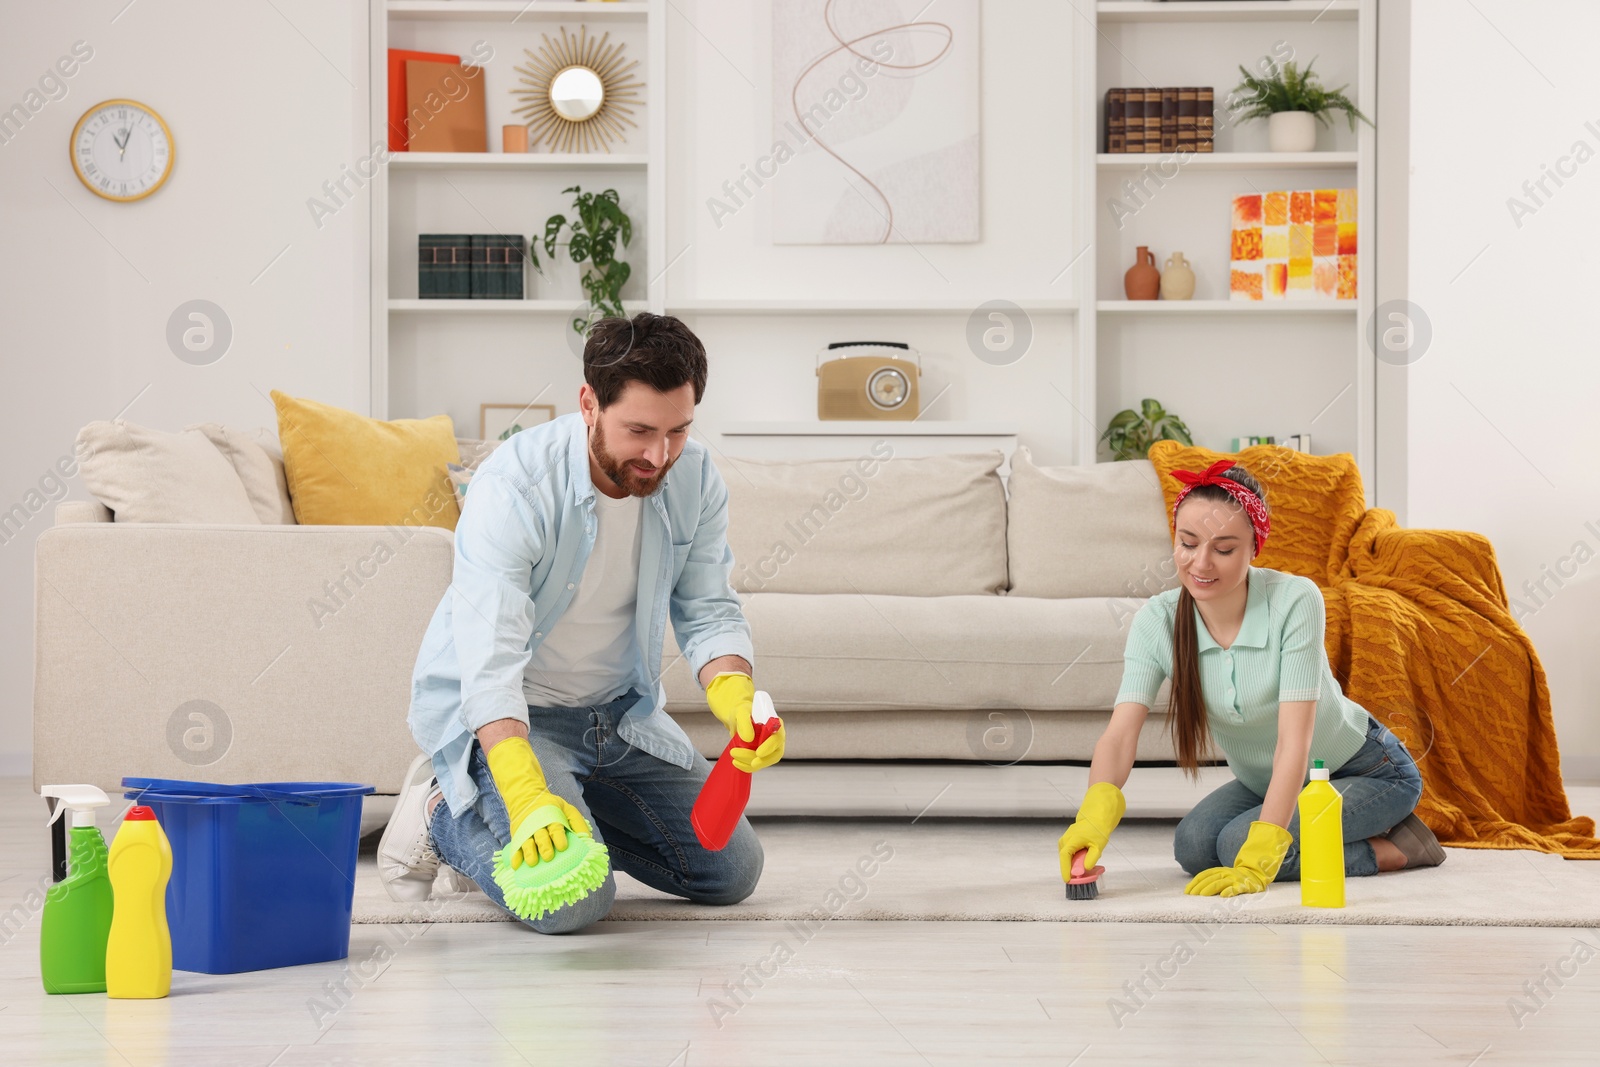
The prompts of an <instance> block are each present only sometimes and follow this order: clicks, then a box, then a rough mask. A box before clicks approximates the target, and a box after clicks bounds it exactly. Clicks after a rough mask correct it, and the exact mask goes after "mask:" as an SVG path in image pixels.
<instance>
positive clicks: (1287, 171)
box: [1078, 0, 1378, 498]
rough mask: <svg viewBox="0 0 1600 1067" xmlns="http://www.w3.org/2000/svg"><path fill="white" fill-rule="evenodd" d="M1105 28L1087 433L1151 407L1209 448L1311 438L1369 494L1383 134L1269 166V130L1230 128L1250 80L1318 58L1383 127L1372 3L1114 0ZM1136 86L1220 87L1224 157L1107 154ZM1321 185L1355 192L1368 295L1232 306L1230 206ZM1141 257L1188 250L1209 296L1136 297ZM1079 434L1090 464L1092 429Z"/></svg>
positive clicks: (1087, 329) (1360, 288) (1339, 136)
mask: <svg viewBox="0 0 1600 1067" xmlns="http://www.w3.org/2000/svg"><path fill="white" fill-rule="evenodd" d="M1094 20H1095V32H1096V38H1097V40H1096V43H1095V47H1094V49H1093V53H1094V54H1093V56H1092V59H1091V62H1090V66H1091V67H1092V68H1093V74H1092V75H1091V76H1090V78H1091V85H1090V86H1089V87H1088V90H1087V92H1086V93H1085V96H1084V99H1082V101H1081V105H1082V108H1083V110H1084V113H1085V114H1086V115H1092V116H1093V123H1092V125H1091V127H1090V128H1091V129H1092V130H1093V137H1094V138H1095V140H1094V141H1093V142H1092V144H1091V145H1090V146H1089V149H1090V153H1091V154H1090V155H1089V156H1088V162H1086V164H1085V167H1086V172H1085V173H1084V174H1083V175H1082V176H1081V180H1082V181H1083V182H1084V183H1085V184H1086V187H1087V188H1089V189H1091V190H1093V191H1094V192H1093V195H1092V196H1091V197H1089V198H1088V199H1090V200H1092V201H1093V203H1092V204H1091V205H1090V206H1089V210H1090V212H1091V214H1092V216H1093V223H1092V225H1091V228H1090V232H1091V233H1092V234H1093V239H1094V243H1095V249H1094V251H1093V252H1092V253H1091V254H1092V255H1094V256H1095V258H1096V264H1095V269H1094V270H1093V272H1092V275H1093V276H1092V277H1091V278H1088V279H1086V281H1087V283H1088V285H1087V290H1088V291H1081V290H1080V292H1079V294H1078V296H1079V299H1080V300H1081V301H1082V302H1083V303H1082V306H1084V307H1092V308H1093V309H1094V311H1093V313H1092V314H1087V313H1086V314H1081V315H1080V316H1079V334H1078V337H1079V343H1080V344H1081V345H1082V346H1083V349H1084V351H1087V352H1091V353H1093V358H1092V359H1089V360H1086V361H1084V362H1085V367H1084V371H1085V378H1086V380H1081V381H1080V382H1079V390H1080V393H1081V395H1082V396H1084V397H1086V398H1089V399H1088V403H1087V404H1085V405H1082V410H1083V412H1084V414H1085V416H1086V419H1087V420H1092V422H1093V423H1094V424H1095V425H1098V426H1104V424H1105V422H1106V421H1107V419H1108V418H1109V417H1110V416H1111V414H1112V413H1113V412H1115V411H1117V410H1120V409H1121V408H1125V407H1137V406H1138V403H1139V401H1140V400H1141V399H1142V398H1144V397H1147V396H1150V397H1155V398H1156V399H1158V400H1160V401H1161V402H1162V403H1163V404H1164V405H1165V406H1166V407H1167V408H1168V409H1169V410H1172V411H1175V412H1177V413H1178V414H1179V415H1181V416H1182V417H1183V418H1184V419H1185V421H1186V422H1188V424H1189V426H1190V429H1191V430H1192V431H1193V432H1194V434H1195V438H1196V443H1197V444H1202V445H1206V446H1208V447H1213V448H1225V447H1226V445H1227V442H1228V439H1229V438H1230V437H1233V436H1238V435H1244V434H1277V435H1279V436H1280V438H1281V437H1282V436H1285V435H1288V434H1292V433H1297V432H1309V433H1311V434H1312V440H1313V441H1314V442H1315V445H1316V448H1317V451H1318V452H1324V453H1326V452H1336V451H1338V452H1343V451H1349V452H1351V453H1353V454H1354V456H1355V457H1356V460H1357V462H1358V463H1359V465H1360V467H1361V469H1362V472H1363V474H1364V475H1365V476H1366V478H1365V481H1366V488H1367V492H1368V494H1369V498H1370V497H1371V495H1372V493H1373V491H1374V486H1375V484H1376V479H1377V477H1378V472H1376V471H1375V470H1374V469H1373V462H1374V457H1375V422H1374V419H1373V409H1374V380H1375V375H1374V360H1375V357H1374V356H1373V354H1372V353H1371V352H1370V351H1369V350H1368V349H1367V346H1366V344H1365V341H1364V334H1363V328H1364V324H1365V322H1366V321H1367V319H1368V318H1369V317H1370V315H1371V312H1372V307H1373V300H1372V295H1373V293H1374V291H1375V277H1374V271H1373V263H1374V261H1375V255H1374V252H1373V249H1374V236H1375V234H1374V228H1375V214H1374V204H1375V188H1376V186H1375V162H1376V159H1375V149H1376V138H1375V136H1374V134H1373V131H1372V129H1371V127H1369V126H1366V125H1364V124H1362V125H1359V126H1358V127H1357V131H1356V132H1355V133H1351V132H1350V131H1349V129H1348V127H1347V125H1346V124H1345V123H1344V121H1343V120H1342V119H1338V120H1337V121H1336V122H1335V124H1334V127H1333V128H1332V129H1331V130H1320V131H1319V140H1318V149H1319V150H1318V151H1315V152H1304V153H1273V152H1269V151H1265V150H1264V149H1266V147H1267V145H1266V123H1265V122H1253V123H1249V124H1245V125H1231V124H1230V123H1229V122H1228V119H1227V110H1226V101H1227V97H1228V93H1229V92H1230V91H1231V90H1232V88H1233V87H1234V86H1235V85H1237V84H1238V83H1239V80H1240V78H1239V70H1238V68H1239V67H1240V66H1241V65H1243V66H1246V67H1250V66H1252V65H1253V64H1254V63H1256V62H1257V61H1258V60H1260V59H1261V58H1262V57H1263V56H1269V55H1270V56H1274V57H1276V58H1277V59H1278V60H1279V61H1283V60H1285V59H1289V58H1293V59H1294V60H1296V61H1297V62H1299V63H1300V64H1301V65H1304V64H1305V63H1306V62H1307V61H1310V60H1315V63H1316V70H1317V72H1318V74H1320V75H1321V76H1322V79H1323V82H1324V84H1326V85H1328V86H1330V87H1335V86H1340V85H1346V84H1347V85H1348V86H1349V88H1348V89H1347V91H1348V92H1349V94H1350V96H1351V98H1352V99H1353V100H1355V102H1356V104H1357V106H1358V107H1360V108H1361V109H1362V111H1363V112H1365V113H1366V114H1368V115H1369V116H1370V115H1373V114H1375V112H1376V110H1377V109H1376V100H1377V93H1376V90H1377V84H1376V71H1377V9H1376V3H1375V0H1332V2H1330V0H1243V2H1238V0H1190V2H1185V3H1155V2H1146V0H1101V2H1099V3H1097V4H1096V5H1095V8H1094ZM1124 85H1127V86H1132V85H1144V86H1149V85H1155V86H1164V85H1210V86H1212V87H1213V89H1214V91H1215V97H1216V106H1217V109H1218V114H1217V118H1216V127H1217V128H1216V137H1215V140H1216V150H1215V151H1214V152H1211V153H1206V154H1203V155H1202V154H1193V155H1190V156H1189V157H1188V158H1187V159H1180V158H1178V157H1176V156H1174V155H1172V154H1161V155H1141V154H1128V155H1120V154H1119V155H1109V154H1106V153H1104V152H1102V151H1100V143H1101V142H1100V138H1101V136H1102V130H1103V124H1104V118H1103V112H1104V106H1105V104H1104V101H1105V93H1106V90H1107V89H1109V88H1112V87H1114V86H1124ZM1317 188H1321V189H1328V188H1354V189H1355V190H1356V195H1357V214H1358V218H1357V231H1358V233H1357V240H1358V256H1359V259H1358V262H1357V284H1356V292H1357V298H1356V299H1355V300H1350V301H1314V300H1303V301H1259V302H1257V301H1233V300H1230V299H1229V292H1228V288H1229V285H1228V282H1229V274H1230V271H1229V263H1228V239H1229V231H1230V229H1231V201H1232V198H1233V197H1234V196H1237V195H1242V194H1248V193H1252V192H1269V191H1275V190H1297V189H1317ZM1113 202H1120V204H1121V207H1120V208H1116V209H1113V207H1112V204H1113ZM1139 245H1144V246H1148V247H1149V248H1150V250H1151V251H1152V252H1154V253H1155V255H1156V263H1157V266H1158V267H1160V266H1162V265H1163V264H1164V262H1165V260H1166V258H1167V256H1168V255H1169V254H1170V253H1172V252H1174V251H1181V252H1183V253H1184V255H1185V257H1186V258H1187V259H1188V260H1189V263H1190V265H1191V266H1192V267H1193V268H1194V270H1195V273H1196V276H1197V280H1198V284H1197V288H1196V293H1195V296H1196V297H1197V298H1198V299H1194V300H1189V301H1170V302H1169V301H1162V300H1155V301H1130V300H1126V299H1123V298H1122V297H1123V285H1122V276H1123V273H1124V272H1125V271H1126V270H1127V269H1128V268H1129V267H1130V266H1131V265H1132V264H1133V262H1134V250H1135V248H1136V247H1137V246H1139ZM1257 320H1259V321H1257ZM1241 386H1242V388H1241ZM1082 430H1083V435H1082V438H1080V454H1082V448H1083V447H1084V445H1085V443H1086V442H1085V441H1084V440H1083V438H1087V436H1088V427H1087V426H1083V427H1082Z"/></svg>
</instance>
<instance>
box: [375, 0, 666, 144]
mask: <svg viewBox="0 0 1600 1067" xmlns="http://www.w3.org/2000/svg"><path fill="white" fill-rule="evenodd" d="M391 2H392V0H391ZM441 6H442V7H443V8H445V9H447V10H440V11H437V12H430V15H433V16H436V17H430V18H426V19H422V18H407V17H403V13H402V12H397V11H395V10H394V8H393V7H392V6H391V9H390V15H391V18H390V21H389V25H388V44H387V45H386V47H387V48H403V49H408V50H411V51H419V52H447V53H451V54H454V55H459V56H460V57H461V61H462V62H463V63H467V64H472V63H474V62H478V61H477V60H475V58H474V57H475V56H482V55H484V50H485V49H488V50H490V52H491V54H490V57H489V58H488V59H487V60H485V61H482V62H479V63H478V65H480V66H482V67H483V81H484V90H483V91H484V101H485V126H486V128H487V131H488V149H489V150H488V152H486V153H483V154H484V155H485V156H489V157H501V156H503V155H504V154H505V153H503V152H501V151H500V128H501V127H502V126H515V125H519V124H522V123H523V122H525V121H526V119H527V115H526V114H522V115H519V114H517V113H516V109H517V108H520V107H522V106H523V101H524V98H523V97H520V96H514V95H512V90H514V89H523V88H526V86H525V85H524V84H523V83H522V80H521V79H522V78H523V77H524V75H522V74H520V73H518V71H517V70H516V68H517V67H527V66H528V65H529V64H530V63H531V60H530V59H529V58H528V56H527V53H526V52H524V49H527V50H529V51H532V52H533V53H534V54H535V55H537V54H538V53H539V48H540V46H541V45H542V44H543V42H544V38H545V37H546V36H548V37H549V38H550V40H551V41H552V42H555V43H557V44H559V42H560V40H561V34H560V28H561V27H562V26H565V27H566V29H567V32H568V33H569V34H571V35H573V36H574V37H575V36H577V34H578V30H579V27H580V26H588V24H589V23H591V22H593V23H597V25H593V26H588V32H589V36H590V37H599V36H600V35H602V34H609V35H610V38H611V43H612V44H616V43H619V42H620V43H621V44H623V46H624V55H625V64H626V63H631V62H634V61H638V66H636V67H634V68H633V69H632V70H631V71H630V72H629V73H630V74H631V75H632V76H633V77H635V78H637V79H638V80H640V81H642V82H644V83H645V84H644V89H643V91H642V92H641V93H640V97H641V101H640V103H638V104H634V105H629V106H630V108H631V112H632V113H631V114H629V115H627V116H625V118H626V119H629V120H631V121H632V122H633V123H634V124H635V125H632V126H630V125H628V122H626V121H624V122H623V123H622V128H623V135H622V137H621V138H620V139H619V140H616V141H613V142H610V145H609V147H610V151H609V152H605V151H601V152H596V153H593V154H594V155H595V156H597V157H599V158H604V157H606V156H622V157H626V158H629V159H630V161H638V160H640V159H642V158H644V157H646V156H647V153H648V148H649V136H648V131H649V120H650V113H649V109H650V105H651V102H652V101H653V100H654V99H655V96H654V94H655V93H656V92H657V91H658V90H659V89H660V86H658V85H656V84H655V83H654V80H653V78H652V73H653V72H652V70H651V63H650V59H649V55H648V51H649V49H648V43H649V42H648V31H647V22H646V20H645V19H644V18H642V17H641V16H640V15H639V14H637V13H631V17H628V18H620V19H619V18H611V19H606V18H604V17H603V15H602V17H600V18H596V17H594V15H593V13H594V12H597V11H598V12H603V11H604V9H606V8H612V7H618V6H620V5H618V4H575V5H555V4H542V3H539V4H531V5H530V4H527V3H523V4H521V5H520V6H521V7H524V8H528V10H529V15H528V16H525V17H523V18H521V19H519V20H517V21H515V22H513V21H512V20H511V18H510V17H509V16H508V17H500V16H499V15H498V14H493V13H485V12H483V11H481V10H478V9H479V7H480V6H481V5H478V4H473V3H466V2H458V0H448V2H446V3H444V4H443V5H441ZM556 6H568V7H575V8H580V9H583V10H581V11H579V12H578V13H576V14H570V15H566V16H564V17H562V18H560V19H552V18H550V17H549V15H548V14H546V13H545V12H544V11H543V9H545V8H550V7H556ZM497 10H498V9H497ZM512 14H515V12H512ZM535 14H537V16H538V17H533V16H534V15H535ZM382 69H383V76H384V85H383V95H384V97H385V98H386V97H387V95H388V85H387V77H388V67H387V62H385V65H384V67H383V68H382ZM428 154H429V155H432V154H433V153H428ZM468 154H474V155H475V154H477V153H468ZM541 154H544V155H548V154H549V153H548V151H546V152H545V153H539V152H529V153H527V155H529V156H533V157H537V156H539V155H541ZM403 155H404V153H396V156H397V157H403ZM489 165H494V164H489ZM534 165H535V166H537V165H538V164H534ZM401 166H402V167H406V166H407V164H406V163H404V162H402V163H401Z"/></svg>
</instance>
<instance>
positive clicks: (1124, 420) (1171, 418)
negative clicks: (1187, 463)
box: [1100, 397, 1194, 460]
mask: <svg viewBox="0 0 1600 1067" xmlns="http://www.w3.org/2000/svg"><path fill="white" fill-rule="evenodd" d="M1139 409H1140V410H1138V411H1135V410H1133V409H1132V408H1127V409H1125V410H1122V411H1119V412H1117V413H1116V414H1115V415H1113V416H1112V417H1111V422H1110V424H1109V425H1108V426H1106V432H1105V433H1103V434H1101V435H1100V440H1102V441H1104V442H1106V444H1107V445H1108V446H1109V447H1110V448H1111V458H1112V459H1119V460H1120V459H1143V458H1145V455H1146V454H1147V453H1149V451H1150V446H1151V445H1152V444H1154V443H1155V442H1157V441H1177V442H1179V443H1180V444H1185V445H1192V444H1194V442H1193V441H1192V440H1190V438H1189V427H1187V426H1185V425H1184V424H1183V420H1182V419H1180V418H1178V416H1176V415H1174V414H1172V413H1171V412H1170V411H1168V410H1167V409H1166V408H1164V407H1162V406H1161V405H1160V403H1158V402H1157V401H1154V400H1151V399H1150V398H1149V397H1146V398H1145V399H1143V400H1141V401H1139Z"/></svg>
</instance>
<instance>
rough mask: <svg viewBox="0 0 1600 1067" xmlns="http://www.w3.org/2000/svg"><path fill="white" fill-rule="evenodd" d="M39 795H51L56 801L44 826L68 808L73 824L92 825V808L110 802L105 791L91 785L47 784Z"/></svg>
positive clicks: (59, 816)
mask: <svg viewBox="0 0 1600 1067" xmlns="http://www.w3.org/2000/svg"><path fill="white" fill-rule="evenodd" d="M39 795H40V796H42V797H53V798H55V800H56V801H57V803H56V806H55V807H56V810H55V811H54V812H53V813H52V814H51V815H50V818H48V819H46V820H45V825H46V826H49V825H51V824H52V823H54V822H55V821H56V820H57V819H59V818H61V816H62V814H63V813H65V812H66V811H67V810H68V809H69V808H70V809H71V811H72V825H73V826H93V825H94V809H95V808H103V807H105V806H106V805H108V804H110V803H111V798H110V797H108V796H106V794H105V791H104V790H103V789H101V788H100V787H99V786H93V785H47V786H45V787H44V788H43V789H41V790H39Z"/></svg>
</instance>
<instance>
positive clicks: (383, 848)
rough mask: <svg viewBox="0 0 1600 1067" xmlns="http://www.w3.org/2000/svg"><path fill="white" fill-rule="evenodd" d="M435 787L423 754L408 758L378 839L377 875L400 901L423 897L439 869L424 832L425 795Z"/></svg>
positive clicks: (429, 891) (429, 762)
mask: <svg viewBox="0 0 1600 1067" xmlns="http://www.w3.org/2000/svg"><path fill="white" fill-rule="evenodd" d="M437 788H438V784H437V783H436V782H435V781H434V778H433V760H432V758H431V757H429V756H428V755H427V754H425V753H424V754H423V755H421V756H418V757H417V758H416V759H414V760H412V761H411V767H410V768H409V769H408V770H407V771H406V776H405V780H404V781H403V782H402V783H401V786H400V796H399V798H398V799H397V800H396V801H395V805H394V814H393V815H391V816H389V825H388V826H386V827H384V830H383V837H382V838H380V839H379V840H378V877H379V878H381V879H382V880H383V888H384V889H385V890H386V891H387V892H388V894H389V899H391V900H395V901H399V902H400V903H402V904H414V903H416V902H418V901H423V900H427V899H428V897H429V896H430V895H431V894H432V893H433V879H434V876H435V875H437V874H438V873H439V862H440V861H439V853H438V852H437V851H436V850H435V849H434V847H433V838H432V837H431V836H430V835H429V833H428V797H429V796H430V795H431V794H432V793H433V792H434V790H435V789H437Z"/></svg>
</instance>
